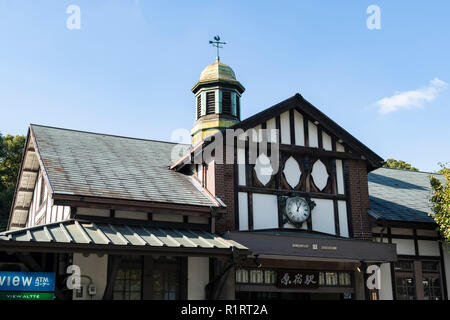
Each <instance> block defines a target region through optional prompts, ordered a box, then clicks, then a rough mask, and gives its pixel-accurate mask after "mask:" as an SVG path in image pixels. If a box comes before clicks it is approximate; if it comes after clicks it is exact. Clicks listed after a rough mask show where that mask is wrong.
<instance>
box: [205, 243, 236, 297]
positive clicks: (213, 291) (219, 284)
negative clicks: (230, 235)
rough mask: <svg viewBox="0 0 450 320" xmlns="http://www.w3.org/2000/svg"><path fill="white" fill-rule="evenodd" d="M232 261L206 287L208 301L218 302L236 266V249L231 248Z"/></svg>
mask: <svg viewBox="0 0 450 320" xmlns="http://www.w3.org/2000/svg"><path fill="white" fill-rule="evenodd" d="M231 250H232V254H231V261H230V262H229V263H228V264H227V265H226V267H225V268H223V270H222V271H221V273H220V274H218V275H217V276H216V277H215V278H214V279H213V280H212V281H211V282H210V283H208V284H207V285H206V288H205V290H206V299H207V300H217V299H218V297H219V296H220V293H222V289H223V286H224V284H225V280H226V279H227V277H228V274H229V272H230V270H231V269H232V268H233V267H234V266H235V265H236V256H237V252H236V250H235V248H234V247H232V248H231Z"/></svg>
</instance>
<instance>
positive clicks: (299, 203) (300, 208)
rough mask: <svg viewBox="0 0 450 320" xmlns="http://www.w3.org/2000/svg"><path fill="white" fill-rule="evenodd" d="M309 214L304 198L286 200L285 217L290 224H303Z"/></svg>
mask: <svg viewBox="0 0 450 320" xmlns="http://www.w3.org/2000/svg"><path fill="white" fill-rule="evenodd" d="M310 213H311V209H310V207H309V205H308V202H307V201H306V200H305V199H304V198H300V197H293V198H289V199H287V200H286V216H287V217H288V219H289V220H290V221H291V222H293V223H301V222H304V221H306V219H308V217H309V215H310Z"/></svg>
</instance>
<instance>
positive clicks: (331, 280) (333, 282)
mask: <svg viewBox="0 0 450 320" xmlns="http://www.w3.org/2000/svg"><path fill="white" fill-rule="evenodd" d="M325 281H326V284H327V286H337V285H338V276H337V273H336V272H326V273H325Z"/></svg>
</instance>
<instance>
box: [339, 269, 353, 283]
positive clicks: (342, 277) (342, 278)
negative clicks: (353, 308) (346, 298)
mask: <svg viewBox="0 0 450 320" xmlns="http://www.w3.org/2000/svg"><path fill="white" fill-rule="evenodd" d="M351 284H352V281H351V277H350V273H348V272H340V273H339V285H341V286H345V287H349V286H351Z"/></svg>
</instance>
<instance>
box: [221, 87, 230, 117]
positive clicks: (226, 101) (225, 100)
mask: <svg viewBox="0 0 450 320" xmlns="http://www.w3.org/2000/svg"><path fill="white" fill-rule="evenodd" d="M222 113H223V114H231V92H230V91H224V92H222Z"/></svg>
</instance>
